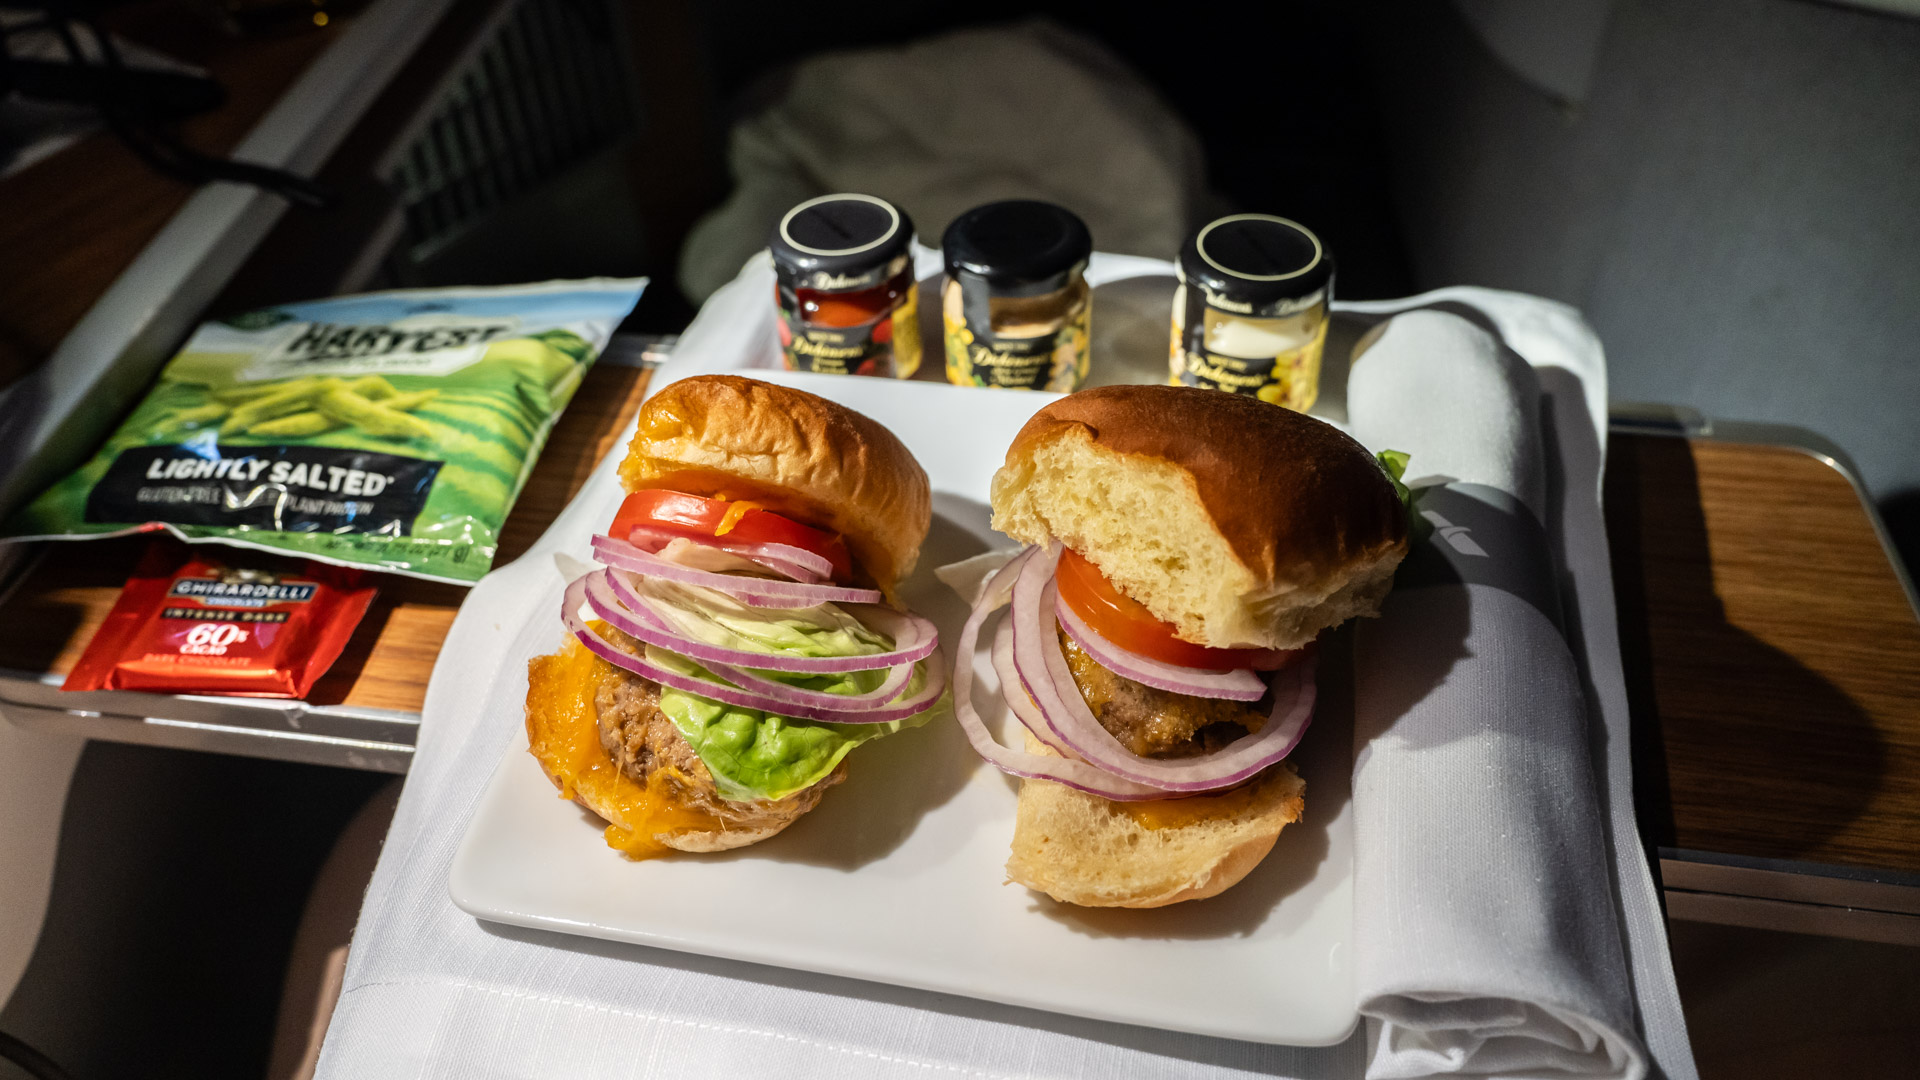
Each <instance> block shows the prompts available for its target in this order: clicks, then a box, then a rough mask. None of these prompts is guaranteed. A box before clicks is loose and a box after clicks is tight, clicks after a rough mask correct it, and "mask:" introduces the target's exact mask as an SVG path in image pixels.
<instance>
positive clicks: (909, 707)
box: [560, 574, 947, 724]
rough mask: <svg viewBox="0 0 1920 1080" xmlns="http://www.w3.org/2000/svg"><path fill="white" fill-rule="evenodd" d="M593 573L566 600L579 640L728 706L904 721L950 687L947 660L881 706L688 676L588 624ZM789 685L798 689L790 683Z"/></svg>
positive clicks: (838, 719) (824, 717) (835, 718)
mask: <svg viewBox="0 0 1920 1080" xmlns="http://www.w3.org/2000/svg"><path fill="white" fill-rule="evenodd" d="M592 576H593V575H591V574H589V575H587V576H586V577H582V578H580V579H578V580H577V581H574V582H573V583H572V584H570V585H568V586H567V591H566V594H565V596H564V597H563V598H562V599H561V608H560V618H561V621H562V622H564V623H566V626H567V629H568V630H570V631H572V632H573V636H574V637H576V638H578V639H579V640H580V644H582V645H585V646H586V647H587V649H588V651H590V652H592V653H593V654H594V655H595V656H598V657H600V658H601V659H602V660H605V661H607V662H608V663H610V664H612V665H614V666H615V667H618V668H622V669H624V670H626V671H631V672H633V673H634V674H635V675H639V676H641V677H642V678H647V679H652V680H653V681H654V682H657V683H659V684H660V685H662V686H671V687H673V688H674V689H676V690H684V691H686V692H687V693H689V694H697V695H699V696H700V697H704V698H708V699H710V700H712V701H718V702H722V703H724V704H727V705H737V706H739V707H740V708H743V709H758V710H760V711H762V712H770V713H775V714H777V715H780V716H789V717H794V718H796V719H800V720H818V721H821V722H823V723H829V724H884V723H888V722H890V721H893V720H904V719H906V718H907V717H909V716H912V715H914V714H915V713H919V712H924V711H925V710H926V709H927V708H928V707H929V706H931V705H932V704H933V703H934V702H935V701H938V700H939V699H940V694H941V692H942V691H944V690H945V689H946V684H947V679H946V665H944V664H940V663H937V662H936V663H933V664H929V665H927V683H926V685H925V686H923V687H921V688H920V692H919V693H917V694H914V695H913V696H912V697H910V698H907V699H905V700H903V701H899V702H895V703H889V704H887V705H885V706H882V707H880V708H864V707H863V708H854V709H844V708H832V709H829V708H821V707H819V706H815V705H808V704H805V703H802V702H795V701H791V700H788V697H789V695H786V694H771V693H768V694H761V693H755V692H753V691H750V690H742V689H739V688H738V687H732V686H723V685H721V684H719V683H715V682H708V681H707V680H705V679H699V678H695V677H693V676H691V675H683V674H681V673H680V672H677V671H673V670H671V669H668V668H664V667H661V666H660V665H658V664H655V663H653V662H652V661H650V660H648V659H647V658H645V657H643V656H635V655H634V654H632V653H630V652H628V651H626V650H625V649H622V648H620V647H619V646H617V645H615V644H613V643H612V642H610V641H608V640H607V639H605V638H603V637H601V636H600V635H599V634H597V633H595V632H594V630H593V628H592V627H590V626H588V625H587V621H586V620H585V619H583V618H581V617H580V606H581V605H582V604H583V603H587V602H588V584H587V581H588V578H590V577H592ZM595 610H596V611H598V610H599V609H598V608H596V609H595ZM609 621H611V620H609ZM786 689H787V690H792V689H795V688H793V687H787V688H786ZM809 692H812V691H809Z"/></svg>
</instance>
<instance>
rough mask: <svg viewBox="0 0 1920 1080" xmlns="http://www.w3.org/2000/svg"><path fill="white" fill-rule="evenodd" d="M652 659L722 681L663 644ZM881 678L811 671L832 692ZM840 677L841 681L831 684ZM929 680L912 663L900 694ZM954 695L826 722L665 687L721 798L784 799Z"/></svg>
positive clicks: (670, 710)
mask: <svg viewBox="0 0 1920 1080" xmlns="http://www.w3.org/2000/svg"><path fill="white" fill-rule="evenodd" d="M647 659H649V660H651V661H653V662H654V663H656V664H659V665H660V666H662V667H666V668H670V669H672V670H675V671H680V672H682V673H684V674H687V675H692V676H694V677H696V678H704V679H710V680H713V681H715V682H720V681H722V680H720V679H718V678H716V677H715V676H714V675H713V674H712V673H710V672H708V671H706V670H705V669H704V668H702V667H701V666H700V665H699V664H696V663H694V662H693V661H691V660H688V659H687V658H686V657H684V656H680V655H678V654H676V653H671V652H668V651H666V650H664V649H656V648H653V647H649V648H648V649H647ZM760 674H765V675H768V676H769V677H776V678H779V679H780V680H781V681H782V682H792V681H793V677H792V676H791V675H790V674H789V673H785V672H780V673H774V672H763V673H760ZM877 677H878V675H877V673H874V672H853V673H850V674H848V675H845V676H827V675H820V676H812V677H811V678H813V679H816V680H825V681H827V682H825V683H823V684H822V685H816V686H811V687H810V688H811V689H819V690H826V691H828V692H829V693H864V692H865V691H866V690H869V689H872V688H873V686H875V685H877V681H876V680H877ZM834 679H839V680H841V681H840V682H839V683H838V684H837V685H829V684H828V683H830V682H831V680H834ZM926 681H927V667H926V663H925V662H924V661H923V662H921V663H919V664H915V665H914V671H913V678H911V679H909V680H908V681H907V687H906V689H905V690H903V691H901V693H902V694H912V693H916V692H918V691H919V689H920V688H921V687H923V686H925V685H926ZM863 683H864V686H863V685H862V684H863ZM795 685H807V684H804V683H795ZM842 687H845V688H844V689H842ZM950 701H951V698H950V696H949V695H945V694H943V695H941V697H940V699H939V700H938V701H936V702H934V703H933V704H932V705H930V706H928V707H927V708H926V709H924V710H922V711H921V712H917V713H915V714H913V715H912V716H909V717H907V718H905V719H903V720H895V721H892V722H890V723H885V724H827V723H821V722H819V721H817V720H796V719H793V718H790V717H785V716H779V715H777V714H774V713H768V712H762V711H760V710H758V709H744V708H741V707H740V706H737V705H726V704H722V703H721V702H718V701H714V700H712V699H710V698H704V697H701V696H699V695H698V694H690V693H687V692H686V691H684V690H676V689H674V688H672V687H661V689H660V711H661V712H663V713H665V714H666V715H667V719H669V720H672V721H673V726H674V727H676V728H679V729H680V734H682V735H684V736H685V737H686V740H687V743H688V745H690V746H692V747H693V751H694V753H696V754H699V755H700V760H701V761H704V762H706V765H707V769H708V771H709V772H711V773H713V780H714V784H715V786H716V787H718V788H719V789H720V795H721V797H722V798H726V799H733V800H736V801H744V800H749V799H784V798H786V797H787V796H788V795H791V794H793V793H794V792H796V791H800V790H803V789H805V788H808V787H811V786H813V785H814V784H816V783H819V782H820V780H822V779H823V778H825V777H826V775H827V774H828V773H830V772H832V771H833V769H834V766H836V765H838V764H840V760H841V759H842V758H844V757H846V756H847V754H848V753H849V752H850V751H852V750H853V748H854V747H856V746H859V745H860V744H861V743H864V742H869V741H871V740H874V739H878V738H880V737H882V736H885V735H892V734H894V733H896V732H900V731H905V730H906V729H908V728H915V727H919V726H920V725H922V724H924V723H926V722H927V721H929V720H931V719H933V718H934V716H936V715H938V714H939V713H940V712H941V711H942V710H943V709H946V708H948V707H949V703H950Z"/></svg>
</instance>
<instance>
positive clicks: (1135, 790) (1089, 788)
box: [953, 548, 1172, 802]
mask: <svg viewBox="0 0 1920 1080" xmlns="http://www.w3.org/2000/svg"><path fill="white" fill-rule="evenodd" d="M1037 550H1038V549H1037V548H1028V549H1027V550H1025V551H1023V552H1021V553H1020V554H1019V555H1016V556H1014V558H1013V559H1012V561H1010V562H1008V563H1007V565H1005V566H1003V567H1001V568H1000V569H999V570H998V571H996V572H995V573H994V575H993V577H991V578H989V579H988V580H987V587H986V590H985V591H984V592H983V593H982V594H981V596H980V600H979V602H978V603H976V604H974V606H973V613H972V614H971V615H969V616H968V617H967V622H966V625H965V626H964V627H962V628H961V630H960V644H959V647H958V648H957V649H956V650H955V651H954V663H953V714H954V716H955V717H956V718H957V719H958V720H959V721H960V729H961V730H962V731H963V732H965V733H966V736H967V743H968V744H969V745H971V746H972V747H973V752H974V753H976V754H979V755H980V756H981V757H983V758H985V759H986V760H987V763H988V764H990V765H992V766H993V767H994V768H996V769H999V770H1000V771H1001V772H1004V773H1008V774H1010V775H1013V776H1021V777H1025V778H1027V779H1029V780H1051V781H1053V782H1054V783H1056V784H1065V785H1067V786H1068V787H1070V788H1074V789H1075V790H1078V791H1084V792H1086V793H1087V794H1089V795H1098V796H1100V797H1101V798H1103V799H1112V800H1114V801H1116V802H1137V801H1142V800H1147V799H1165V798H1169V797H1171V795H1172V793H1171V792H1168V791H1162V790H1160V789H1158V788H1155V787H1151V786H1149V785H1146V784H1136V783H1132V782H1130V781H1127V780H1122V779H1120V778H1119V777H1117V776H1114V775H1113V774H1111V773H1105V772H1101V771H1100V770H1099V769H1096V768H1094V767H1093V766H1091V765H1089V764H1087V763H1086V762H1084V761H1079V760H1077V759H1074V758H1067V757H1046V756H1044V755H1041V754H1029V753H1027V752H1026V751H1024V750H1013V749H1010V748H1008V747H1005V746H1002V745H1000V743H999V742H998V741H996V740H995V739H994V737H993V733H992V732H990V731H988V730H987V725H986V724H985V722H983V721H982V720H981V719H980V714H979V712H977V711H976V710H975V709H974V707H973V654H974V650H975V648H976V647H977V646H978V645H979V643H980V628H981V626H982V625H984V624H985V623H986V621H987V616H989V615H991V614H993V613H994V612H996V611H998V610H1000V609H1001V608H1002V607H1005V606H1006V603H1007V594H1008V592H1009V591H1010V590H1011V587H1012V583H1013V581H1014V579H1015V577H1016V576H1018V574H1019V573H1020V570H1021V568H1022V567H1024V566H1026V565H1027V564H1028V563H1029V562H1030V561H1032V559H1033V556H1034V554H1035V552H1036V551H1037Z"/></svg>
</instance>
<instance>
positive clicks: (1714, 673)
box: [1607, 436, 1920, 873]
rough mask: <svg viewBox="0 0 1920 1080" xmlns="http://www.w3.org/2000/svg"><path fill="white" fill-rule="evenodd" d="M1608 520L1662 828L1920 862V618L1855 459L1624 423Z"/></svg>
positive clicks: (1640, 749) (1783, 855)
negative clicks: (1646, 430)
mask: <svg viewBox="0 0 1920 1080" xmlns="http://www.w3.org/2000/svg"><path fill="white" fill-rule="evenodd" d="M1607 522H1608V533H1609V539H1610V540H1611V542H1612V546H1613V561H1614V574H1615V587H1616V591H1617V593H1618V600H1619V603H1620V615H1621V617H1620V622H1621V643H1622V649H1623V653H1624V656H1625V659H1626V662H1627V669H1628V684H1629V687H1628V688H1629V694H1630V696H1631V698H1632V699H1633V705H1634V719H1635V726H1636V729H1637V733H1638V734H1640V735H1642V736H1644V738H1643V739H1642V741H1641V742H1640V745H1639V746H1637V747H1636V754H1635V768H1636V776H1635V780H1636V783H1635V786H1636V788H1637V789H1638V790H1639V793H1640V795H1641V797H1640V798H1639V799H1638V800H1637V801H1638V803H1639V809H1640V813H1641V820H1642V825H1643V828H1645V829H1646V830H1648V832H1649V834H1650V836H1651V838H1652V839H1654V840H1655V841H1656V842H1657V843H1659V844H1661V845H1664V846H1669V847H1677V848H1682V849H1690V850H1696V851H1707V852H1719V853H1725V854H1733V855H1743V856H1751V857H1756V858H1771V859H1792V860H1799V861H1805V862H1814V863H1827V864H1836V865H1843V866H1853V867H1870V868H1880V869H1892V870H1899V871H1904V872H1908V873H1920V621H1917V620H1916V618H1915V615H1914V611H1913V608H1912V606H1911V605H1910V603H1909V602H1908V599H1907V597H1906V595H1905V593H1904V591H1903V590H1902V588H1901V586H1900V582H1899V580H1898V578H1897V577H1896V575H1895V571H1894V569H1893V566H1892V564H1891V563H1890V561H1889V559H1888V555H1887V553H1886V551H1885V549H1884V548H1883V547H1882V546H1881V543H1880V540H1879V538H1878V536H1877V535H1876V534H1875V532H1874V529H1873V525H1872V522H1871V519H1869V517H1868V516H1867V512H1866V510H1865V509H1864V508H1863V506H1862V504H1861V501H1860V497H1859V495H1858V494H1857V493H1856V491H1855V490H1854V488H1853V486H1852V485H1851V484H1850V483H1848V481H1847V479H1846V478H1845V477H1844V476H1843V475H1842V474H1841V473H1839V472H1838V471H1837V470H1836V469H1834V468H1833V467H1832V466H1831V465H1829V464H1828V463H1827V462H1826V461H1824V460H1822V459H1820V458H1816V457H1814V456H1812V455H1810V454H1807V453H1805V452H1802V451H1800V450H1797V449H1792V448H1787V447H1774V446H1755V445H1745V444H1735V443H1720V442H1714V441H1711V440H1685V439H1677V438H1659V437H1633V436H1618V437H1616V438H1614V439H1613V440H1612V444H1611V448H1610V454H1609V461H1608V479H1607ZM1662 796H1664V798H1663V797H1662Z"/></svg>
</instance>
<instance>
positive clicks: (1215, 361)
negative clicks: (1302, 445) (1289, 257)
mask: <svg viewBox="0 0 1920 1080" xmlns="http://www.w3.org/2000/svg"><path fill="white" fill-rule="evenodd" d="M1182 321H1183V320H1181V319H1179V317H1178V316H1177V315H1176V317H1175V319H1174V324H1173V335H1172V340H1173V341H1174V342H1176V343H1177V344H1175V345H1174V347H1173V348H1172V350H1171V356H1170V358H1169V359H1170V366H1171V369H1172V378H1171V379H1169V380H1168V381H1169V382H1170V383H1171V384H1172V385H1174V386H1197V387H1201V388H1203V389H1206V390H1225V391H1227V392H1229V393H1234V394H1251V395H1253V396H1254V397H1257V398H1259V399H1260V400H1261V401H1265V402H1268V403H1269V404H1273V405H1284V406H1286V407H1287V408H1289V409H1293V410H1296V411H1299V412H1305V411H1306V410H1308V409H1310V408H1312V407H1313V403H1314V401H1315V400H1316V399H1318V398H1319V396H1320V356H1321V353H1322V351H1323V350H1324V349H1325V347H1326V342H1327V322H1326V321H1325V320H1322V321H1321V323H1320V328H1319V330H1318V332H1317V333H1315V334H1314V336H1313V337H1312V338H1311V339H1309V340H1308V341H1307V342H1306V343H1305V344H1303V345H1300V346H1298V347H1297V348H1292V349H1288V350H1286V351H1284V352H1281V353H1279V354H1277V355H1274V356H1263V357H1259V358H1257V359H1254V358H1248V357H1241V356H1227V355H1225V354H1223V353H1217V352H1212V351H1209V350H1208V349H1207V348H1206V347H1205V343H1204V341H1203V339H1202V329H1201V328H1200V327H1195V328H1194V329H1193V330H1192V331H1189V332H1185V333H1183V332H1182V329H1183V328H1182V327H1181V325H1180V324H1181V322H1182Z"/></svg>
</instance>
